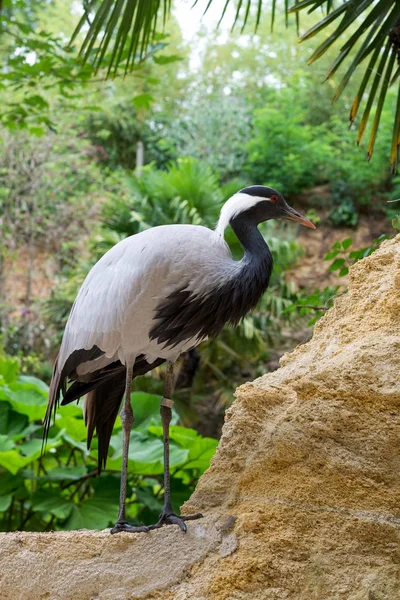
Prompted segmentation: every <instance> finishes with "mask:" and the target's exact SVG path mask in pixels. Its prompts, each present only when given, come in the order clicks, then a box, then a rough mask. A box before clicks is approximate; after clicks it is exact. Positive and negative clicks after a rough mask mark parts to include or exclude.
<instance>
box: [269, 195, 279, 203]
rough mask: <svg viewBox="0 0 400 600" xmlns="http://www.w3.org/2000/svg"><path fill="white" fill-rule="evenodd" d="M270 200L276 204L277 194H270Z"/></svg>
mask: <svg viewBox="0 0 400 600" xmlns="http://www.w3.org/2000/svg"><path fill="white" fill-rule="evenodd" d="M270 200H271V202H273V203H274V204H276V203H277V202H278V196H275V195H274V196H271V198H270Z"/></svg>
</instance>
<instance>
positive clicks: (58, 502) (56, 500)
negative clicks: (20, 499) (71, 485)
mask: <svg viewBox="0 0 400 600" xmlns="http://www.w3.org/2000/svg"><path fill="white" fill-rule="evenodd" d="M32 508H33V510H35V511H38V512H41V513H50V514H52V515H54V516H55V517H57V518H58V519H66V518H67V517H68V516H69V515H70V514H71V511H72V508H73V504H72V502H71V501H70V500H68V499H67V498H66V497H65V496H62V495H61V493H60V491H59V490H56V489H53V488H41V489H39V490H37V491H36V492H35V493H34V494H33V496H32Z"/></svg>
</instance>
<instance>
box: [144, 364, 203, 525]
mask: <svg viewBox="0 0 400 600" xmlns="http://www.w3.org/2000/svg"><path fill="white" fill-rule="evenodd" d="M173 385H174V364H173V363H172V362H168V364H167V372H166V374H165V386H164V398H163V400H162V402H161V406H160V413H161V422H162V427H163V438H164V506H163V509H162V512H161V515H160V519H159V521H158V523H156V524H155V525H150V526H149V528H148V529H158V528H159V527H162V526H163V525H164V524H165V525H168V524H176V525H179V527H180V528H181V529H182V531H184V532H185V533H186V531H187V527H186V524H185V521H190V520H193V519H201V518H202V516H203V515H202V514H201V513H197V514H195V515H188V516H186V517H178V516H177V515H176V514H175V513H174V511H173V510H172V504H171V487H170V475H169V424H170V422H171V418H172V410H171V408H172V406H173V404H174V403H173V401H172V400H171V396H172V390H173Z"/></svg>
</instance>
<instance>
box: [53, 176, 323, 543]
mask: <svg viewBox="0 0 400 600" xmlns="http://www.w3.org/2000/svg"><path fill="white" fill-rule="evenodd" d="M280 218H284V219H289V220H290V221H296V222H298V223H301V224H302V225H305V226H306V227H310V228H312V229H315V226H314V225H313V224H312V223H311V222H310V221H308V220H307V219H306V218H305V217H303V216H302V215H300V214H299V213H298V212H296V211H295V210H294V209H293V208H291V207H290V206H289V205H288V204H287V203H286V201H285V199H284V198H283V196H282V195H281V194H280V193H279V192H277V191H276V190H274V189H272V188H269V187H264V186H258V185H257V186H250V187H246V188H244V189H242V190H240V191H239V192H238V193H236V194H235V195H234V196H232V198H230V199H229V200H228V201H227V202H226V203H225V204H224V206H223V207H222V210H221V213H220V217H219V221H218V224H217V226H216V229H215V231H212V230H211V229H208V228H206V227H201V226H198V225H162V226H160V227H154V228H152V229H148V230H146V231H143V232H141V233H138V234H136V235H133V236H131V237H128V238H126V239H125V240H122V241H121V242H119V243H118V244H116V245H115V246H114V247H113V248H111V250H109V251H108V252H107V253H106V254H105V255H104V256H103V257H102V258H101V259H100V260H99V261H98V262H97V263H96V264H95V265H94V267H93V268H92V269H91V271H90V272H89V274H88V275H87V277H86V279H85V281H84V283H83V285H82V287H81V289H80V290H79V293H78V295H77V297H76V300H75V302H74V305H73V307H72V310H71V314H70V315H69V319H68V322H67V325H66V328H65V332H64V336H63V340H62V343H61V348H60V351H59V354H58V357H57V360H56V363H55V367H54V372H53V377H52V381H51V384H50V392H49V403H48V407H47V413H46V417H45V422H44V425H45V436H47V434H48V431H49V427H50V423H51V416H52V414H54V416H55V413H56V410H57V407H58V405H59V399H60V392H62V396H63V400H62V402H61V404H62V405H65V404H68V403H70V402H72V401H73V400H77V399H79V398H81V397H82V396H85V398H84V407H83V411H84V418H85V423H86V426H87V441H88V448H89V447H90V443H91V440H92V437H93V433H94V430H95V429H96V432H97V437H98V471H99V472H100V471H101V469H102V467H104V466H105V464H106V459H107V452H108V447H109V443H110V438H111V434H112V430H113V427H114V423H115V420H116V418H117V415H118V411H119V409H120V405H121V402H122V399H123V398H124V401H123V405H122V410H121V413H120V416H121V421H122V427H123V454H122V472H121V493H120V506H119V514H118V519H117V522H116V524H115V526H114V527H113V528H112V529H111V532H112V533H116V532H119V531H128V532H138V531H150V530H151V529H156V528H159V527H161V526H162V525H163V524H171V523H172V524H173V523H174V524H177V525H179V527H180V528H181V529H182V530H183V531H186V525H185V521H188V520H191V519H198V518H200V517H201V516H202V515H201V514H195V515H189V516H177V515H176V514H174V512H173V510H172V505H171V495H170V481H169V424H170V421H171V415H172V413H171V408H172V405H173V401H172V399H171V396H172V387H173V372H174V363H175V361H176V360H177V359H178V357H179V356H180V355H181V354H182V353H184V352H187V351H188V350H190V349H191V348H194V347H195V346H197V345H198V344H200V342H202V341H203V340H205V339H207V338H208V337H214V336H216V335H218V334H219V333H220V331H221V330H222V328H223V327H224V325H225V324H227V323H228V324H231V325H234V326H236V325H237V324H238V323H239V321H240V320H241V319H242V318H243V317H244V316H245V315H246V314H247V313H248V312H249V311H250V310H251V309H253V308H254V307H255V306H256V304H257V302H258V301H259V299H260V298H261V296H262V294H263V293H264V292H265V290H266V289H267V287H268V283H269V279H270V276H271V271H272V264H273V260H272V255H271V252H270V250H269V248H268V246H267V244H266V242H265V240H264V238H263V236H262V235H261V233H260V232H259V231H258V228H257V226H258V225H259V224H260V223H261V222H263V221H268V220H269V219H280ZM228 224H229V225H231V227H232V229H233V231H234V232H235V234H236V236H237V237H238V239H239V241H240V242H241V244H242V246H243V249H244V255H243V258H242V259H241V260H239V261H235V260H234V259H233V258H232V255H231V252H230V249H229V246H228V245H227V244H226V242H225V240H224V231H225V228H226V227H227V225H228ZM165 361H166V362H167V370H166V376H165V390H164V397H163V400H162V402H161V408H160V412H161V420H162V426H163V435H164V506H163V509H162V512H161V515H160V518H159V521H158V522H157V523H156V524H154V525H150V526H140V527H134V526H132V525H129V524H128V523H127V521H126V515H125V503H126V481H127V469H128V449H129V437H130V431H131V428H132V425H133V422H134V416H133V411H132V407H131V401H130V394H131V383H132V379H133V378H134V377H137V376H138V375H143V374H144V373H147V372H148V371H150V370H151V369H154V368H155V367H157V366H158V365H160V364H161V363H164V362H165Z"/></svg>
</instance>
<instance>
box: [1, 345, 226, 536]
mask: <svg viewBox="0 0 400 600" xmlns="http://www.w3.org/2000/svg"><path fill="white" fill-rule="evenodd" d="M47 394H48V388H47V385H46V384H44V383H43V382H42V381H40V380H39V379H37V378H35V377H28V376H23V375H19V362H18V359H17V358H15V357H6V356H4V355H1V356H0V530H1V531H9V530H16V529H25V530H28V531H43V530H47V529H80V528H83V527H84V528H88V529H103V528H105V527H108V526H110V525H112V524H113V523H114V522H115V520H116V517H117V513H118V500H119V482H120V475H119V472H120V469H121V455H122V431H121V422H120V420H119V419H118V422H117V424H116V427H115V429H114V433H113V436H112V438H111V443H110V447H111V449H110V452H109V460H108V464H107V469H106V470H105V471H104V473H102V475H101V476H100V477H96V464H97V447H96V446H97V441H96V440H94V441H93V444H92V445H93V448H92V450H90V451H88V450H87V449H86V443H85V438H86V427H85V425H84V422H83V418H82V411H81V409H80V408H78V407H76V406H72V405H69V406H66V407H62V408H61V409H60V410H59V413H58V415H57V417H56V420H55V423H54V425H53V426H52V427H51V430H50V437H49V440H48V442H47V445H46V448H45V453H44V456H43V457H42V459H41V460H40V453H41V447H42V440H41V436H42V427H41V424H40V422H41V420H42V419H43V417H44V414H45V411H46V405H47ZM131 401H132V406H133V409H134V412H135V428H134V430H133V432H132V435H131V446H130V453H129V479H128V505H127V508H128V517H129V519H130V520H131V521H132V522H133V523H137V524H139V523H141V522H142V521H143V520H145V521H146V522H149V523H150V522H154V521H156V520H157V518H158V514H159V512H160V511H161V508H162V500H163V478H162V473H163V442H162V428H161V426H160V425H159V423H160V418H159V407H160V401H161V398H160V397H159V396H153V395H151V394H144V393H140V392H137V393H133V394H132V396H131ZM177 421H178V415H177V413H176V412H174V413H173V421H172V423H173V424H172V426H171V490H172V503H173V506H174V508H175V510H178V509H179V506H180V505H181V504H182V503H183V502H184V501H185V500H186V499H187V498H188V497H189V495H190V494H191V492H192V491H193V489H194V486H195V483H196V481H197V479H198V477H199V476H200V475H201V473H203V472H204V471H205V469H206V468H207V467H208V465H209V462H210V459H211V458H212V456H213V454H214V452H215V449H216V446H217V441H216V440H213V439H210V438H203V437H202V436H200V435H199V434H198V433H197V432H196V431H194V430H193V429H186V428H183V427H181V426H179V425H178V424H177Z"/></svg>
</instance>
